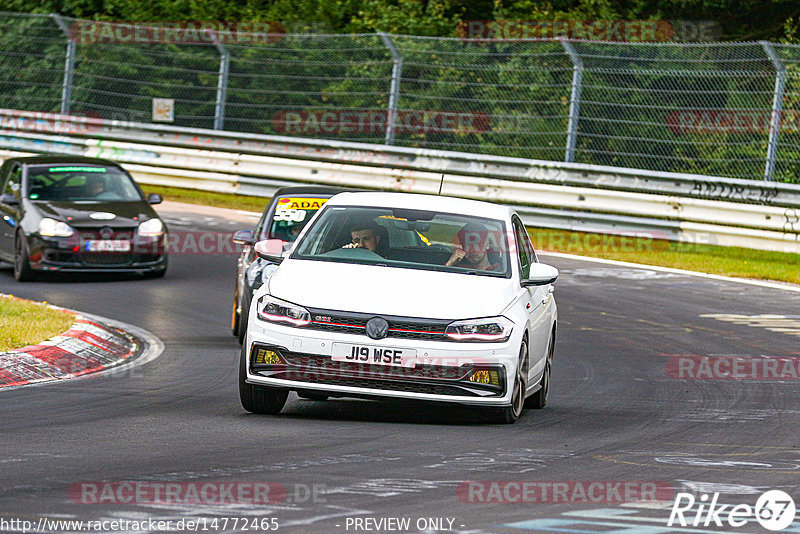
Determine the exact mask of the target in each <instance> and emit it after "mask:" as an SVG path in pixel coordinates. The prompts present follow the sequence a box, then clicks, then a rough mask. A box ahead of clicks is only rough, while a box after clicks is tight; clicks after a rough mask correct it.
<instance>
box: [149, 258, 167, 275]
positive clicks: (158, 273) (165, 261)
mask: <svg viewBox="0 0 800 534" xmlns="http://www.w3.org/2000/svg"><path fill="white" fill-rule="evenodd" d="M165 274H167V259H166V258H164V267H163V268H161V269H157V270H155V271H150V272H149V273H145V275H144V277H145V278H149V279H155V278H164V275H165Z"/></svg>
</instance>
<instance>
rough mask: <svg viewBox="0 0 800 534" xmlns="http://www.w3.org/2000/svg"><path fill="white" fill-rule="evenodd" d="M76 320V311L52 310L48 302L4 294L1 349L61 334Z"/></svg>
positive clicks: (0, 314) (0, 301)
mask: <svg viewBox="0 0 800 534" xmlns="http://www.w3.org/2000/svg"><path fill="white" fill-rule="evenodd" d="M74 322H75V316H74V315H73V314H71V313H67V312H63V311H59V310H53V309H50V308H48V307H47V305H46V304H44V303H38V302H30V301H28V300H22V299H18V298H15V297H0V352H3V351H7V350H10V349H18V348H20V347H25V346H27V345H34V344H36V343H39V342H40V341H44V340H45V339H48V338H50V337H53V336H57V335H58V334H61V333H63V332H65V331H67V330H69V327H70V326H71V325H72V323H74Z"/></svg>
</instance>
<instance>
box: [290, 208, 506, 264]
mask: <svg viewBox="0 0 800 534" xmlns="http://www.w3.org/2000/svg"><path fill="white" fill-rule="evenodd" d="M508 250H509V247H508V240H507V235H506V229H505V224H504V223H503V221H501V220H496V219H486V218H482V217H472V216H469V215H460V214H454V213H440V212H434V211H423V210H410V209H400V208H372V207H369V208H367V207H361V206H328V207H327V208H326V209H325V210H324V211H323V213H321V214H320V216H319V218H317V219H316V220H315V222H314V225H313V226H312V227H311V228H310V229H309V231H308V232H307V233H306V234H305V235H304V236H303V238H302V239H301V241H300V242H299V243H298V244H297V246H296V247H295V252H294V253H293V254H292V258H296V259H309V260H318V261H332V262H340V263H361V264H374V265H386V266H389V267H402V268H410V269H423V270H430V271H450V272H459V273H465V274H467V273H468V274H478V275H485V276H502V277H510V276H511V269H510V264H509V254H508Z"/></svg>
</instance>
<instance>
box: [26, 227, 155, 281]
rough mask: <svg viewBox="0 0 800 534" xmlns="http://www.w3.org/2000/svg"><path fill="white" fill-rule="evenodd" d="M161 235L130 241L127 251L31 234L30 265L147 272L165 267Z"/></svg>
mask: <svg viewBox="0 0 800 534" xmlns="http://www.w3.org/2000/svg"><path fill="white" fill-rule="evenodd" d="M164 243H165V240H164V238H163V237H161V238H154V239H150V240H147V241H144V240H137V241H134V242H133V245H132V247H131V250H130V251H129V252H123V253H118V252H112V253H109V252H87V251H85V250H84V249H83V247H82V246H81V245H80V242H78V241H76V240H75V239H73V238H69V239H63V238H61V239H60V238H44V237H41V236H38V235H37V236H32V237H31V238H30V241H29V258H28V260H29V263H30V266H31V269H33V270H36V271H46V272H59V271H62V272H76V273H78V272H130V273H134V272H135V273H148V272H154V271H159V270H162V269H164V268H166V265H167V254H166V253H165V247H164Z"/></svg>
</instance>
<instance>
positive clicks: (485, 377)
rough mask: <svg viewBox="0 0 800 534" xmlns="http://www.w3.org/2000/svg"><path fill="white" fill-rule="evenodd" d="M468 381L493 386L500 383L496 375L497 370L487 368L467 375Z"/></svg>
mask: <svg viewBox="0 0 800 534" xmlns="http://www.w3.org/2000/svg"><path fill="white" fill-rule="evenodd" d="M469 381H470V382H476V383H478V384H491V385H493V386H499V385H500V377H499V376H498V375H497V371H489V370H487V369H481V370H478V371H473V372H472V374H471V375H470V376H469Z"/></svg>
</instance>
